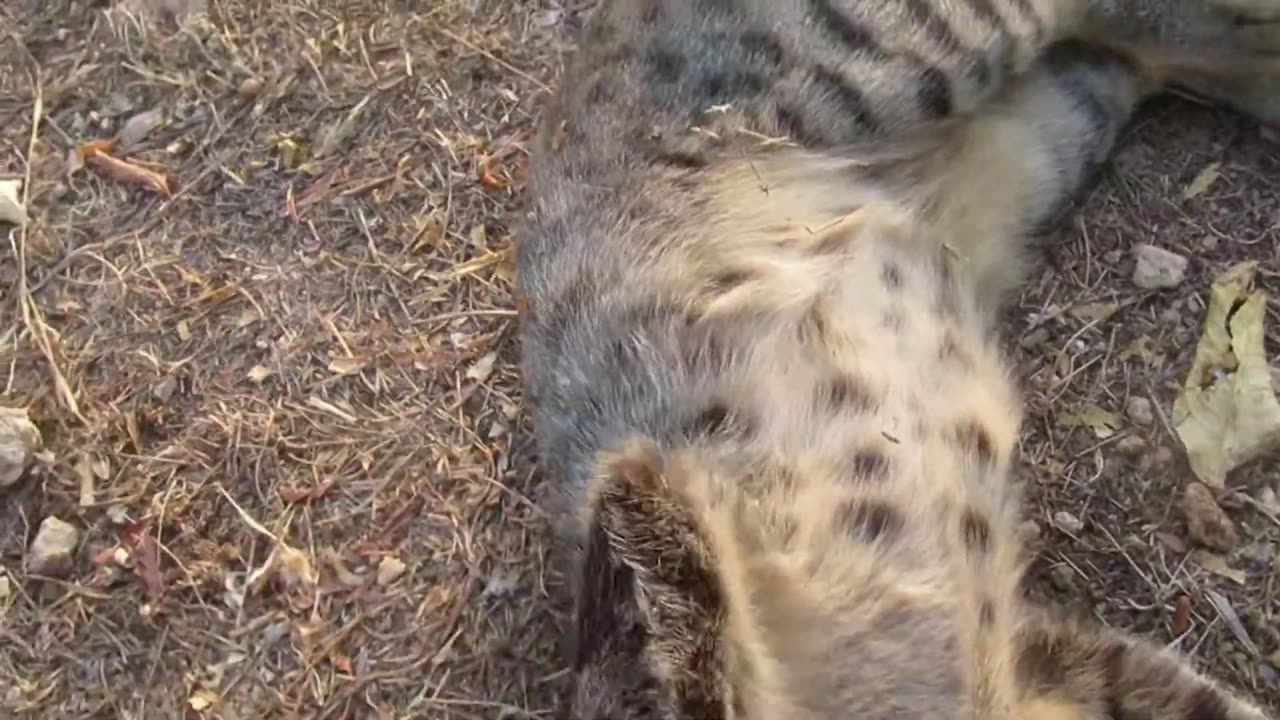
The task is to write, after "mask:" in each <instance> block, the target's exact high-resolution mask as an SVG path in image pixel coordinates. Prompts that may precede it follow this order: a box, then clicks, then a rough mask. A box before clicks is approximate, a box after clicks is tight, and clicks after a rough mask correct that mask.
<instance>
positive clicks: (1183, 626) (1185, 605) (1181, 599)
mask: <svg viewBox="0 0 1280 720" xmlns="http://www.w3.org/2000/svg"><path fill="white" fill-rule="evenodd" d="M1171 625H1172V627H1171V628H1170V629H1171V630H1173V634H1174V635H1181V634H1182V633H1184V632H1186V631H1188V630H1190V629H1191V598H1190V597H1188V596H1186V595H1179V596H1178V600H1177V601H1176V602H1175V603H1174V605H1173V622H1172V623H1171Z"/></svg>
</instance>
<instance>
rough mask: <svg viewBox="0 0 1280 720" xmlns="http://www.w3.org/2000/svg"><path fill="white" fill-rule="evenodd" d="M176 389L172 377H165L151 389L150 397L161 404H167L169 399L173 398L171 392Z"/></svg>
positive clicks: (176, 385) (176, 382) (175, 382)
mask: <svg viewBox="0 0 1280 720" xmlns="http://www.w3.org/2000/svg"><path fill="white" fill-rule="evenodd" d="M177 388H178V381H177V380H175V379H174V377H173V376H172V375H165V376H164V378H163V379H162V380H160V382H158V383H156V385H155V387H153V388H151V395H152V396H153V397H155V399H157V400H159V401H160V402H162V403H167V402H169V398H172V397H173V391H174V390H176V389H177Z"/></svg>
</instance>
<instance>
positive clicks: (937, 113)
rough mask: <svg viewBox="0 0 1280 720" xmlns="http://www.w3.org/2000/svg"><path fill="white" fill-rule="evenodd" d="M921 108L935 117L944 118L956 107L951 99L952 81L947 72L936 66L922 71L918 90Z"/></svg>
mask: <svg viewBox="0 0 1280 720" xmlns="http://www.w3.org/2000/svg"><path fill="white" fill-rule="evenodd" d="M916 100H917V102H919V103H920V109H921V110H922V111H923V112H924V113H925V114H926V115H928V116H930V117H933V118H943V117H946V116H948V115H950V114H951V113H952V111H953V110H954V109H955V108H954V104H953V102H954V101H953V100H952V99H951V81H950V80H948V79H947V74H946V73H944V72H942V71H941V70H939V69H938V68H935V67H930V68H925V69H924V70H923V71H921V73H920V89H919V90H917V91H916Z"/></svg>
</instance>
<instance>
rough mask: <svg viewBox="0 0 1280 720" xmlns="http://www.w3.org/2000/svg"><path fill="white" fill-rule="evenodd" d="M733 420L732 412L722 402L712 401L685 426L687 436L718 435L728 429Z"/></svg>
mask: <svg viewBox="0 0 1280 720" xmlns="http://www.w3.org/2000/svg"><path fill="white" fill-rule="evenodd" d="M732 420H733V415H732V413H730V412H729V408H728V406H726V405H725V404H724V403H719V402H717V403H712V404H711V405H709V406H708V407H707V408H706V409H705V410H703V411H702V412H700V413H698V414H697V415H695V416H694V417H693V419H692V420H691V421H690V422H689V424H688V425H687V426H686V428H685V434H686V435H687V436H689V437H709V436H712V435H719V434H721V433H723V432H725V431H726V430H728V429H729V425H730V423H731V422H732Z"/></svg>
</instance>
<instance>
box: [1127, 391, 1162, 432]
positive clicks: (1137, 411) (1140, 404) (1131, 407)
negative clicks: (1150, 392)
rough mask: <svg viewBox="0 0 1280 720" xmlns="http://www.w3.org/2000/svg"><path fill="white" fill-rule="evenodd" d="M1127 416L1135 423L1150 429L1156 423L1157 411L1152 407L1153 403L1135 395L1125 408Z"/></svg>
mask: <svg viewBox="0 0 1280 720" xmlns="http://www.w3.org/2000/svg"><path fill="white" fill-rule="evenodd" d="M1124 411H1125V414H1127V415H1128V416H1129V419H1130V420H1132V421H1134V422H1135V423H1137V424H1139V425H1141V426H1143V427H1148V426H1150V425H1151V424H1152V423H1154V422H1155V421H1156V413H1155V410H1153V409H1152V407H1151V401H1150V400H1148V399H1146V398H1144V397H1138V396H1137V395H1134V396H1133V397H1131V398H1129V401H1128V402H1127V403H1125V406H1124Z"/></svg>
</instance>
